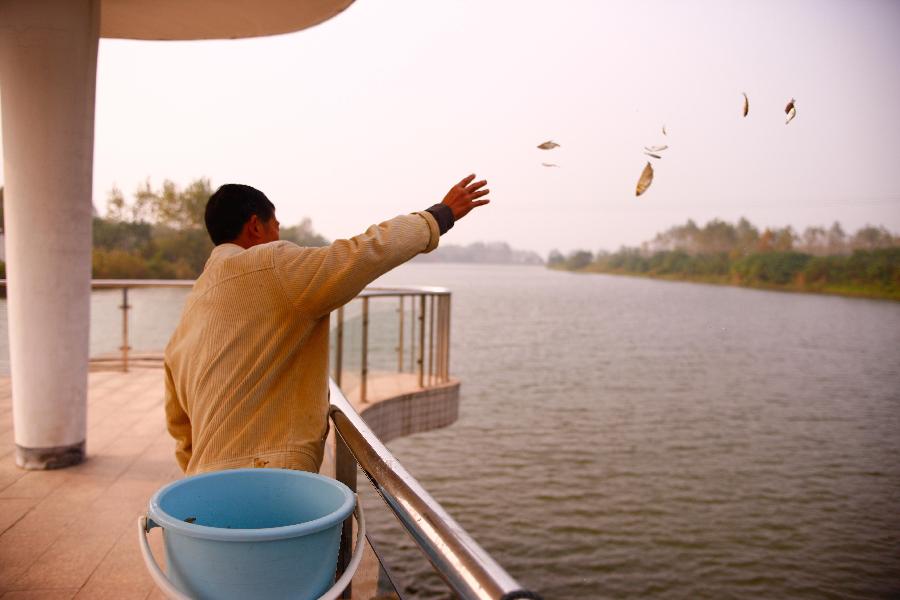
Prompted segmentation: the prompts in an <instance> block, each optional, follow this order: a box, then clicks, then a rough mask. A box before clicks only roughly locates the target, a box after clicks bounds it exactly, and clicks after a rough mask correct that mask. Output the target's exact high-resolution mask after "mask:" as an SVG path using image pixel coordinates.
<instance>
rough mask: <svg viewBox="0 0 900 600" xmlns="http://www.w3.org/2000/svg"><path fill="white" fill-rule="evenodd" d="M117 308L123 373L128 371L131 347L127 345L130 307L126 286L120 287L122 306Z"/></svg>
mask: <svg viewBox="0 0 900 600" xmlns="http://www.w3.org/2000/svg"><path fill="white" fill-rule="evenodd" d="M119 308H121V309H122V347H121V348H120V350H121V351H122V371H124V372H125V373H127V372H128V351H129V350H131V347H130V346H129V345H128V309H129V308H131V306H129V304H128V288H127V287H123V288H122V306H120V307H119Z"/></svg>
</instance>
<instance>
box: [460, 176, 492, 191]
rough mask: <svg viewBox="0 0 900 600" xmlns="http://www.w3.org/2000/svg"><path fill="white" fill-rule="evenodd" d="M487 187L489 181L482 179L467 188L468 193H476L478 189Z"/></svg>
mask: <svg viewBox="0 0 900 600" xmlns="http://www.w3.org/2000/svg"><path fill="white" fill-rule="evenodd" d="M486 185H487V179H482V180H481V181H476V182H475V183H473V184H471V185H467V186H465V188H466V191H467V192H470V193H471V192H474V191H475V190H477V189H478V188H481V187H484V186H486Z"/></svg>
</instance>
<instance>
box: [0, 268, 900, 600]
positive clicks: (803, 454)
mask: <svg viewBox="0 0 900 600" xmlns="http://www.w3.org/2000/svg"><path fill="white" fill-rule="evenodd" d="M378 283H380V284H423V285H441V286H446V287H449V288H450V289H451V290H452V292H453V317H452V318H453V321H452V349H451V373H452V374H453V376H455V377H457V378H459V379H460V380H461V381H462V390H461V407H460V418H459V421H458V422H457V423H455V424H454V425H452V426H450V427H448V428H445V429H442V430H438V431H434V432H428V433H424V434H417V435H414V436H410V437H408V438H404V439H399V440H395V441H393V442H391V443H390V444H389V446H390V448H391V450H392V451H393V452H394V453H395V454H396V455H397V457H398V458H399V459H400V460H401V462H402V463H403V464H404V465H405V466H406V467H407V469H408V470H409V471H410V472H411V473H412V474H413V475H414V476H416V477H417V478H418V479H419V480H420V481H421V482H422V484H423V485H424V486H425V488H426V489H428V490H429V492H431V494H432V495H433V496H434V497H435V498H436V499H437V500H438V501H440V502H441V503H442V504H443V505H444V507H445V508H446V509H447V510H448V511H449V512H450V513H451V514H452V515H453V516H454V517H455V518H456V520H457V521H458V522H459V523H460V524H461V525H462V526H463V527H465V528H466V529H467V531H469V533H470V534H471V535H472V536H473V537H474V538H475V539H476V540H477V541H478V542H479V543H480V544H481V545H482V546H484V547H485V548H486V549H487V550H488V551H489V552H490V553H491V554H492V555H493V556H494V558H495V559H496V560H497V561H498V562H499V563H500V564H501V565H503V566H504V567H505V568H506V569H507V570H508V571H509V572H510V573H511V574H512V575H513V576H514V577H516V578H517V579H518V580H519V581H520V582H521V583H522V584H523V585H525V586H526V587H529V588H532V589H535V590H537V591H539V592H540V593H541V594H542V595H543V596H544V598H545V599H546V600H551V599H576V598H578V599H584V598H898V597H900V304H898V303H890V302H884V301H872V300H860V299H847V298H840V297H828V296H816V295H808V294H787V293H778V292H766V291H758V290H748V289H741V288H732V287H719V286H710V285H699V284H689V283H678V282H665V281H653V280H648V279H638V278H627V277H612V276H604V275H582V274H572V273H564V272H555V271H549V270H546V269H544V268H541V267H506V266H471V265H425V264H411V265H405V266H403V267H401V268H399V269H397V270H395V271H394V272H392V273H390V274H388V275H387V276H385V277H384V278H382V280H380V281H379V282H378ZM133 295H134V297H133V302H134V303H135V305H136V308H135V310H134V320H133V321H132V331H133V332H134V335H136V336H137V337H138V340H137V341H136V343H135V344H134V345H135V346H136V347H138V348H160V347H162V345H163V344H164V343H165V338H166V337H167V335H168V331H170V330H171V327H172V326H173V324H174V321H175V319H177V314H178V311H179V307H180V299H181V298H183V292H180V291H177V290H154V291H150V292H140V293H134V292H133ZM119 299H120V298H119V297H118V296H116V295H115V294H110V293H103V294H95V297H94V301H93V303H94V304H93V313H94V328H93V329H94V331H93V332H92V353H93V354H97V353H99V352H105V351H112V350H113V349H114V348H115V347H116V346H117V345H118V340H117V339H116V338H117V336H118V333H119V321H118V319H119V318H120V317H119V316H118V314H117V311H116V309H115V307H116V306H117V305H118V303H119ZM0 308H2V312H5V303H3V304H0ZM148 316H152V318H148ZM3 323H4V324H5V318H4V319H3ZM5 337H6V336H5V335H4V336H3V338H4V339H3V342H4V344H5V341H6V340H5ZM4 353H5V347H0V355H3V354H4ZM0 360H5V356H0ZM360 487H361V488H362V489H365V488H366V487H368V486H367V484H365V482H364V481H363V482H361V484H360ZM365 505H366V506H367V508H370V509H371V510H370V511H369V512H371V514H372V518H371V519H370V521H371V522H370V528H371V529H372V531H373V539H375V540H376V543H377V546H378V549H379V552H380V553H382V554H383V555H384V558H385V559H386V560H387V561H388V562H389V563H390V564H391V566H392V570H393V571H394V573H395V575H396V577H397V580H398V582H399V583H398V587H400V588H402V590H403V592H404V594H405V595H407V596H409V597H413V598H443V597H450V596H449V595H448V594H447V593H446V592H445V591H443V590H445V588H444V587H443V585H442V584H441V582H440V580H439V579H438V578H437V577H436V576H435V575H433V574H431V573H430V571H429V569H428V567H427V564H424V561H423V560H422V559H421V558H420V557H419V556H418V554H417V552H416V551H415V550H414V548H413V546H412V542H411V541H409V539H408V538H406V537H405V535H404V534H402V533H399V532H397V531H396V529H394V528H395V527H396V526H395V525H393V523H392V522H391V521H390V520H388V519H386V518H383V516H384V515H383V514H380V513H379V511H378V510H377V509H378V505H379V501H378V500H377V499H376V498H375V497H374V495H373V494H371V493H369V494H367V495H366V498H365Z"/></svg>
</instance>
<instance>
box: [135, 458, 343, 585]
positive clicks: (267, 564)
mask: <svg viewBox="0 0 900 600" xmlns="http://www.w3.org/2000/svg"><path fill="white" fill-rule="evenodd" d="M355 502H356V498H355V496H354V494H353V492H351V491H350V489H349V488H348V487H347V486H345V485H344V484H342V483H341V482H339V481H336V480H334V479H330V478H328V477H324V476H322V475H317V474H315V473H306V472H303V471H291V470H286V469H235V470H229V471H217V472H214V473H205V474H203V475H197V476H194V477H188V478H185V479H182V480H179V481H175V482H173V483H170V484H169V485H167V486H165V487H164V488H162V489H160V490H159V491H158V492H156V494H154V496H153V498H151V499H150V505H149V510H148V516H149V522H146V523H145V524H144V531H145V532H146V531H148V530H149V529H151V528H152V527H154V526H158V527H161V528H162V529H163V538H164V545H165V549H166V563H167V566H168V569H167V571H168V573H167V579H168V581H169V582H171V584H173V585H174V587H175V588H177V589H178V591H180V592H182V593H183V594H184V595H185V596H188V597H191V598H198V599H205V598H210V599H213V598H215V599H230V598H235V599H237V598H260V599H263V598H265V599H275V598H292V599H297V598H318V597H320V596H321V595H322V594H323V593H324V592H326V591H327V590H328V589H329V588H330V587H331V585H332V583H333V581H334V573H335V568H336V566H337V554H338V547H339V545H340V534H341V524H342V523H343V521H344V520H345V519H346V518H347V517H348V516H350V513H351V512H353V508H354V505H355ZM144 521H145V520H143V519H142V523H144ZM141 541H142V543H143V544H144V546H145V547H146V537H145V533H144V534H142V540H141ZM358 546H359V544H358ZM146 550H147V552H145V558H147V555H148V553H149V547H146ZM150 567H151V565H150V563H149V562H148V568H150ZM153 567H156V565H155V563H154V564H153ZM157 571H158V568H157ZM151 574H153V569H152V568H151ZM159 575H162V574H161V573H159ZM154 579H157V577H156V575H155V574H154ZM157 583H159V581H158V580H157Z"/></svg>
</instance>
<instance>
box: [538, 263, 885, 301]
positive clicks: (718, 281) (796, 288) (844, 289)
mask: <svg viewBox="0 0 900 600" xmlns="http://www.w3.org/2000/svg"><path fill="white" fill-rule="evenodd" d="M547 268H548V269H552V270H554V271H565V272H568V273H578V274H585V275H615V276H622V277H640V278H643V279H659V280H663V281H681V282H684V283H706V284H711V285H723V286H729V287H740V288H747V289H752V290H766V291H770V292H793V293H801V294H820V295H826V296H843V297H845V298H865V299H867V300H888V301H891V302H900V291H893V292H891V291H885V290H883V289H880V288H876V287H864V286H839V285H815V284H810V285H798V284H796V283H790V284H786V285H779V284H763V283H740V282H735V281H733V280H732V279H731V278H730V277H721V276H719V277H716V276H705V277H703V276H700V277H689V276H684V275H659V274H651V273H638V272H633V271H625V270H614V271H613V270H608V271H600V270H597V269H590V268H583V269H569V268H566V267H564V266H559V265H547Z"/></svg>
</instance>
